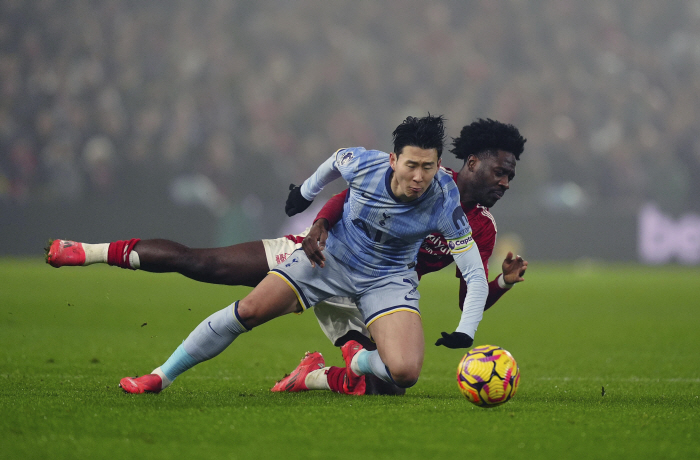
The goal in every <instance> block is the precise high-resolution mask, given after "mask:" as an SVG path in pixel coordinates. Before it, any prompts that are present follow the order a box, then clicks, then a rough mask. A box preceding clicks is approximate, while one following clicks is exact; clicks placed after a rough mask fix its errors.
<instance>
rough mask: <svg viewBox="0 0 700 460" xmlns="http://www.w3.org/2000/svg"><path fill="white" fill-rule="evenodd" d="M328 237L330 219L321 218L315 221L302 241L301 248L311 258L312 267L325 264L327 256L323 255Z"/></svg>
mask: <svg viewBox="0 0 700 460" xmlns="http://www.w3.org/2000/svg"><path fill="white" fill-rule="evenodd" d="M326 238H328V221H327V220H326V219H323V218H321V219H318V220H316V222H314V224H313V225H312V226H311V229H310V230H309V234H308V235H306V237H305V238H304V240H303V241H302V242H301V248H302V249H303V250H304V253H306V256H307V257H308V258H309V261H310V262H311V266H312V267H315V266H316V265H318V266H319V267H321V268H323V267H324V266H325V263H324V262H325V260H326V256H324V255H323V250H324V249H325V248H326Z"/></svg>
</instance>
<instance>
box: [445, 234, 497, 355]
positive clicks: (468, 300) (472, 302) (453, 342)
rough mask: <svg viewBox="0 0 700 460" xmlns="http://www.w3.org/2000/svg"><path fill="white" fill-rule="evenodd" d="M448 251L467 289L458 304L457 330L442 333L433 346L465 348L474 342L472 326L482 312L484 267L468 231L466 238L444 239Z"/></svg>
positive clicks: (485, 286)
mask: <svg viewBox="0 0 700 460" xmlns="http://www.w3.org/2000/svg"><path fill="white" fill-rule="evenodd" d="M447 241H448V243H449V245H450V249H451V251H452V257H453V258H454V260H455V263H456V264H457V267H458V268H459V270H460V271H461V272H462V275H463V278H464V281H465V282H466V284H467V286H468V288H469V289H468V290H467V293H466V296H465V299H464V303H463V306H462V316H461V318H460V320H459V325H458V326H457V329H456V330H455V332H453V333H452V334H448V333H446V332H443V333H442V337H441V338H440V339H438V340H437V342H435V345H444V346H446V347H447V348H469V347H471V346H472V344H473V342H474V335H475V334H476V328H477V326H478V325H479V322H480V321H481V319H482V318H483V315H484V304H485V303H486V297H487V295H488V283H487V282H486V275H485V273H484V266H483V265H482V263H481V258H480V257H479V250H478V248H477V246H476V243H474V241H473V240H472V239H471V234H469V235H468V236H466V237H461V238H456V239H448V240H447Z"/></svg>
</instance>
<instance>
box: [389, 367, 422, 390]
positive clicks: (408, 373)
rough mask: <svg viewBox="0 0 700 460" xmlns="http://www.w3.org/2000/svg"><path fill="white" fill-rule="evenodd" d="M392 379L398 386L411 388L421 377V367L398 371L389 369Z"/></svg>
mask: <svg viewBox="0 0 700 460" xmlns="http://www.w3.org/2000/svg"><path fill="white" fill-rule="evenodd" d="M389 373H390V375H391V379H392V380H393V381H394V383H395V384H396V386H398V387H400V388H411V387H412V386H413V385H415V384H416V382H418V377H420V369H407V368H405V369H397V370H396V371H394V370H392V369H389Z"/></svg>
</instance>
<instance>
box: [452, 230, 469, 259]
mask: <svg viewBox="0 0 700 460" xmlns="http://www.w3.org/2000/svg"><path fill="white" fill-rule="evenodd" d="M447 246H449V248H450V252H452V254H459V253H460V252H467V251H469V250H470V249H471V248H472V246H474V238H472V232H469V233H468V234H467V235H466V236H464V237H461V238H455V239H453V240H447Z"/></svg>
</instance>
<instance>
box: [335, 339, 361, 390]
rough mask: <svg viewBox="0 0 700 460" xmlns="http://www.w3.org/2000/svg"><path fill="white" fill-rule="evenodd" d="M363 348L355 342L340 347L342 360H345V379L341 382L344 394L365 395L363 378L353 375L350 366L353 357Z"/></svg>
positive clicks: (351, 341)
mask: <svg viewBox="0 0 700 460" xmlns="http://www.w3.org/2000/svg"><path fill="white" fill-rule="evenodd" d="M363 348H364V347H363V346H362V345H360V343H359V342H356V341H355V340H350V341H348V342H347V343H346V344H345V345H343V346H342V347H340V351H341V352H342V353H343V359H344V360H345V378H344V380H343V392H344V393H345V394H349V395H363V394H365V389H366V382H365V376H364V375H357V374H355V373H354V372H353V371H352V368H351V366H350V363H351V362H352V358H353V356H355V355H356V354H357V353H358V352H359V351H360V350H362V349H363Z"/></svg>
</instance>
